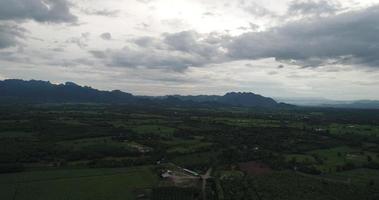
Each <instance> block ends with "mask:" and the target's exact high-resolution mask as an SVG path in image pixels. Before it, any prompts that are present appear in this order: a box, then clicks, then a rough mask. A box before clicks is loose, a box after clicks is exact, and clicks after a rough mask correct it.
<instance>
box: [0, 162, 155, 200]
mask: <svg viewBox="0 0 379 200" xmlns="http://www.w3.org/2000/svg"><path fill="white" fill-rule="evenodd" d="M156 184H157V176H156V175H155V174H154V173H153V172H152V171H151V169H150V168H149V167H141V168H129V169H67V170H49V171H30V172H22V173H17V174H2V175H0V186H1V187H0V199H2V200H23V199H36V200H45V199H46V200H55V199H56V200H59V199H73V200H74V199H78V200H79V199H80V200H82V199H88V200H90V199H91V200H97V199H109V198H111V199H134V198H136V196H137V195H139V193H138V191H143V190H147V191H149V189H150V190H151V188H153V187H154V186H155V185H156ZM142 194H143V193H142ZM146 195H148V193H147V194H146Z"/></svg>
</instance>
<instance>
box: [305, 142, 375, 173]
mask: <svg viewBox="0 0 379 200" xmlns="http://www.w3.org/2000/svg"><path fill="white" fill-rule="evenodd" d="M308 154H309V155H312V156H314V157H315V158H316V157H318V158H319V159H321V160H322V163H320V164H317V165H316V167H317V168H318V169H319V170H321V171H323V172H335V171H336V167H337V166H343V165H345V164H346V163H353V164H355V165H358V166H359V165H362V164H364V163H367V162H368V160H367V157H368V156H370V157H371V158H372V161H378V160H379V159H378V157H377V156H376V155H375V153H372V152H367V151H360V150H358V149H354V148H350V147H347V146H340V147H335V148H331V149H320V150H314V151H310V152H308ZM316 160H317V159H316Z"/></svg>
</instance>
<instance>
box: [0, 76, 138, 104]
mask: <svg viewBox="0 0 379 200" xmlns="http://www.w3.org/2000/svg"><path fill="white" fill-rule="evenodd" d="M131 100H133V95H132V94H129V93H125V92H121V91H119V90H114V91H100V90H97V89H93V88H91V87H82V86H79V85H77V84H75V83H72V82H66V83H65V84H52V83H50V82H48V81H36V80H31V81H23V80H17V79H8V80H4V81H0V102H12V101H14V102H20V103H61V102H78V103H81V102H95V103H102V102H104V103H105V102H109V103H121V102H130V101H131Z"/></svg>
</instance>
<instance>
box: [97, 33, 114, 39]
mask: <svg viewBox="0 0 379 200" xmlns="http://www.w3.org/2000/svg"><path fill="white" fill-rule="evenodd" d="M100 38H102V39H103V40H111V39H112V35H111V34H110V33H103V34H101V35H100Z"/></svg>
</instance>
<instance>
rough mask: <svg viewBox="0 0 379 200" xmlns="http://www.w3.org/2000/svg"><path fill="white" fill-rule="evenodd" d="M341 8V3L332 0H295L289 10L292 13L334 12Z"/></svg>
mask: <svg viewBox="0 0 379 200" xmlns="http://www.w3.org/2000/svg"><path fill="white" fill-rule="evenodd" d="M340 9H341V5H340V4H339V3H336V2H333V1H330V0H295V1H293V2H291V4H290V6H289V8H288V12H289V14H291V15H294V14H295V15H323V14H333V13H335V12H337V11H338V10H340Z"/></svg>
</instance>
